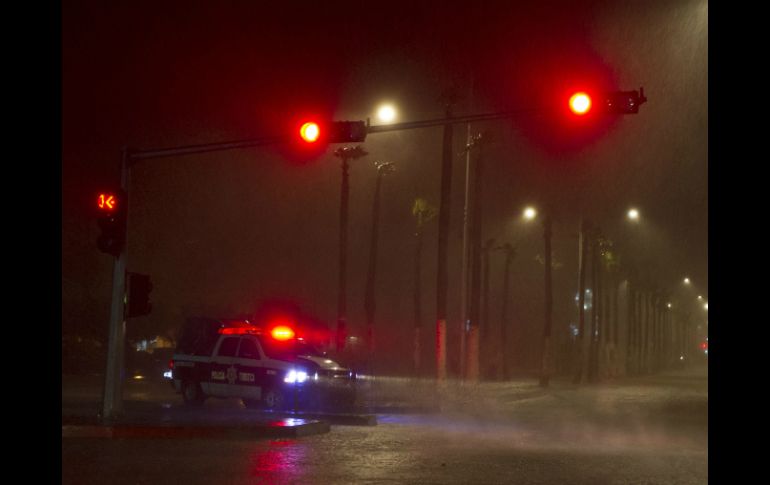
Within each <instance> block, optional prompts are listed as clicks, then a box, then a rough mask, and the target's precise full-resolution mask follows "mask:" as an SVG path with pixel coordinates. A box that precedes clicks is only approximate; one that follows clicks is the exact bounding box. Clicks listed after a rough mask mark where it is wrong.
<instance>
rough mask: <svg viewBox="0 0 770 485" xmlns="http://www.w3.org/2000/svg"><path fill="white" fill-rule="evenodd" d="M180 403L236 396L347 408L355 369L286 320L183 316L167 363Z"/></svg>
mask: <svg viewBox="0 0 770 485" xmlns="http://www.w3.org/2000/svg"><path fill="white" fill-rule="evenodd" d="M169 366H170V367H171V378H172V382H173V385H174V388H175V389H176V391H177V392H179V393H181V394H182V397H183V399H184V401H185V403H187V404H189V405H192V406H195V405H200V404H202V403H203V401H204V400H205V399H206V398H208V397H218V398H233V397H235V398H240V399H241V400H242V401H243V403H244V405H245V406H246V407H249V408H260V409H269V410H282V409H299V408H308V409H313V408H327V407H336V408H349V407H350V406H352V405H353V403H354V401H355V374H354V373H353V372H352V371H350V370H349V369H347V368H344V367H341V366H340V365H339V364H337V363H336V362H334V361H333V360H331V359H329V358H327V357H326V355H325V354H324V353H322V352H320V351H318V350H317V349H315V348H314V347H313V346H312V345H310V344H309V343H308V342H307V341H305V339H303V338H302V337H301V336H298V335H297V334H296V333H295V329H294V328H292V326H291V325H290V324H286V323H284V322H279V324H275V323H273V324H272V325H255V324H253V323H251V322H249V321H248V320H235V319H211V318H193V319H188V320H187V322H186V324H185V326H184V328H183V330H182V333H181V336H180V339H179V344H178V346H177V348H176V350H175V352H174V356H173V358H172V360H171V362H170V363H169Z"/></svg>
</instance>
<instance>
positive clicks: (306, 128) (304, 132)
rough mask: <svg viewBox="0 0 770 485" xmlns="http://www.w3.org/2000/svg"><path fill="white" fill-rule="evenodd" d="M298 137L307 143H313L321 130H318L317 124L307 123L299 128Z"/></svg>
mask: <svg viewBox="0 0 770 485" xmlns="http://www.w3.org/2000/svg"><path fill="white" fill-rule="evenodd" d="M299 136H300V137H301V138H302V139H303V140H304V141H306V142H307V143H315V142H316V141H318V138H319V137H320V136H321V129H320V128H319V126H318V123H314V122H312V121H308V122H307V123H304V124H303V125H302V127H300V129H299Z"/></svg>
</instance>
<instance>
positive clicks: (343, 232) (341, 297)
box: [334, 145, 368, 353]
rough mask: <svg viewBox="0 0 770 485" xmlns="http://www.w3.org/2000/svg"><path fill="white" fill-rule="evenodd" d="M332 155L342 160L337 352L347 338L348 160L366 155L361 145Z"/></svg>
mask: <svg viewBox="0 0 770 485" xmlns="http://www.w3.org/2000/svg"><path fill="white" fill-rule="evenodd" d="M334 155H335V156H336V157H338V158H340V159H341V160H342V164H341V168H342V185H341V188H340V247H339V250H340V253H339V262H340V272H339V279H338V287H337V288H338V293H337V331H336V335H335V348H336V350H337V353H341V352H343V351H344V350H345V340H346V339H347V333H348V331H347V251H348V197H349V193H350V183H349V181H348V178H349V170H350V167H349V164H348V160H350V159H353V160H356V159H358V158H361V157H363V156H366V155H368V153H367V152H366V150H364V148H363V147H362V146H361V145H356V146H354V147H349V146H347V147H342V148H338V149H336V150H334Z"/></svg>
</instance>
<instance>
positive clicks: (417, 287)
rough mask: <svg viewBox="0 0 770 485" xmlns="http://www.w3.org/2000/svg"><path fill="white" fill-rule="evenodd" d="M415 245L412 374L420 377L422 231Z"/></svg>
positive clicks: (417, 234) (417, 235)
mask: <svg viewBox="0 0 770 485" xmlns="http://www.w3.org/2000/svg"><path fill="white" fill-rule="evenodd" d="M415 236H416V238H417V244H416V247H415V251H414V297H413V301H414V353H413V362H414V374H415V376H419V375H420V353H421V350H420V329H421V323H422V292H421V284H420V281H421V278H422V276H421V274H422V266H421V260H422V229H419V228H418V229H417V233H416V234H415Z"/></svg>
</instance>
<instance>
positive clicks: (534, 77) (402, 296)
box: [62, 1, 708, 345]
mask: <svg viewBox="0 0 770 485" xmlns="http://www.w3.org/2000/svg"><path fill="white" fill-rule="evenodd" d="M116 3H118V2H108V3H104V2H94V1H80V2H64V3H63V5H62V20H63V23H62V31H63V38H62V64H63V71H62V81H63V86H62V101H63V104H62V115H63V117H62V128H63V131H62V142H63V143H62V145H63V146H62V148H63V152H62V299H63V301H62V316H63V331H65V332H68V331H73V330H74V329H76V328H77V329H80V330H83V329H88V330H83V331H90V332H94V333H97V334H99V333H104V331H106V325H107V320H108V314H109V294H110V285H111V269H112V264H111V263H112V260H111V258H109V257H108V256H106V255H104V254H102V253H99V252H98V251H97V250H96V247H95V241H96V237H97V235H98V230H97V226H96V223H95V222H94V214H93V211H92V207H93V200H94V197H95V194H96V193H97V191H98V190H99V189H100V188H101V187H103V186H104V185H105V184H108V183H116V182H117V181H118V180H117V177H118V170H117V169H118V162H119V156H120V149H121V147H123V146H126V145H127V146H129V147H131V148H134V149H139V150H142V149H150V148H161V147H172V146H178V145H186V144H197V143H209V142H217V141H228V140H239V139H245V138H251V137H258V136H262V135H272V134H276V133H279V132H280V131H281V130H282V129H284V128H285V127H286V126H290V123H291V122H292V121H294V120H295V119H296V117H297V116H299V115H300V114H302V113H317V114H320V115H326V116H328V117H332V118H334V119H365V118H366V117H368V116H371V117H372V118H374V114H373V111H374V108H375V106H376V105H377V104H378V103H379V102H380V101H382V100H390V101H393V102H394V103H396V104H397V106H398V108H399V112H400V121H411V120H421V119H431V118H437V117H440V116H441V115H442V105H441V103H440V101H439V96H440V95H441V93H442V92H443V91H445V90H446V89H447V88H449V87H450V86H456V88H457V90H458V92H460V93H461V94H462V95H463V98H461V100H460V101H459V102H458V105H457V107H456V112H457V113H458V114H466V113H476V112H492V111H501V110H504V109H509V108H526V107H528V106H532V105H533V104H537V103H541V102H543V101H546V100H548V99H551V98H553V97H554V94H553V93H560V95H561V94H563V93H564V90H565V89H567V88H569V87H570V86H573V85H584V86H596V87H598V88H605V89H613V90H614V89H623V90H629V89H638V88H639V87H640V86H644V88H645V94H646V95H647V97H648V98H649V101H648V103H647V104H645V105H643V106H642V107H641V110H640V113H639V114H638V115H634V116H624V117H618V118H613V119H608V120H606V121H605V122H602V123H597V125H594V126H593V127H587V126H575V125H574V124H570V125H568V124H567V123H566V122H565V121H566V118H564V117H555V118H554V117H553V116H548V115H545V114H542V113H541V114H535V115H531V116H520V117H517V118H516V119H513V120H506V121H494V122H486V123H483V124H477V125H474V131H479V130H484V129H488V130H490V131H491V132H492V133H493V136H494V140H495V143H494V144H493V145H492V146H490V149H489V157H488V162H487V177H486V178H485V181H484V183H485V195H484V207H485V231H484V238H485V239H486V238H487V237H492V236H496V237H497V238H498V239H499V240H500V241H506V240H507V241H515V240H519V239H520V240H521V241H522V242H521V251H520V255H519V258H518V259H517V261H516V263H515V265H514V271H515V272H516V274H517V278H516V283H515V284H514V289H513V291H514V296H513V301H514V306H515V307H516V308H518V310H517V313H516V314H517V317H516V318H517V319H519V320H521V321H522V322H524V321H527V322H533V323H531V324H530V326H531V327H532V328H537V325H540V321H541V320H542V316H541V313H542V310H541V309H542V295H541V293H542V292H541V290H540V288H541V286H542V276H541V272H542V267H541V266H539V265H538V263H537V262H536V261H535V257H536V255H537V254H538V251H540V252H542V249H541V245H542V237H541V235H540V233H539V230H538V229H533V228H531V227H530V228H525V227H523V226H520V225H517V224H518V223H516V222H515V220H516V217H517V216H518V214H519V213H520V210H521V207H522V206H523V205H524V204H525V203H538V202H539V203H542V202H544V201H546V200H550V201H552V203H553V204H554V207H555V210H556V214H557V221H556V226H555V243H554V244H555V252H556V258H557V259H558V260H560V261H562V262H563V264H564V266H563V267H562V268H561V269H560V270H558V271H557V272H556V273H555V275H554V278H555V282H554V284H555V291H556V292H557V293H556V294H555V301H557V303H556V304H557V306H558V304H559V303H558V302H562V307H560V308H562V309H561V310H558V309H557V311H556V313H555V315H554V318H555V325H561V326H562V327H564V326H565V325H566V322H567V321H568V320H570V319H574V318H575V317H574V315H572V314H571V313H570V312H572V309H571V307H570V306H569V303H570V299H571V297H572V296H574V292H575V291H576V288H575V287H576V282H577V273H576V255H577V242H576V239H575V238H574V234H575V232H576V229H577V224H578V222H577V221H578V220H579V217H580V216H581V214H582V215H583V216H585V217H587V218H590V219H592V220H594V221H595V222H597V223H598V224H599V225H600V226H601V227H602V229H604V231H605V232H606V233H607V234H608V235H609V236H610V237H611V238H612V237H614V238H616V239H618V241H619V242H620V241H621V240H622V241H625V242H626V243H627V245H626V247H628V248H631V247H634V248H636V249H637V250H639V251H647V253H645V254H649V256H648V258H649V260H650V261H651V262H652V264H654V265H655V267H656V268H659V272H660V278H661V280H662V281H664V284H666V285H670V286H671V287H675V286H676V285H677V283H678V281H679V279H680V278H681V277H683V276H684V275H685V274H686V275H689V276H690V278H692V279H693V281H694V283H695V285H696V287H697V288H698V290H699V291H700V292H701V293H702V294H703V295H704V297H707V288H708V261H707V253H708V190H707V185H708V183H707V181H708V178H707V177H708V139H707V128H708V103H707V101H708V100H707V92H708V57H707V53H708V39H707V27H708V4H707V2H705V1H675V2H663V1H649V2H598V1H594V2H583V3H579V2H566V1H565V2H561V1H557V2H489V3H485V2H468V3H467V4H463V3H456V4H455V3H453V2H449V3H446V4H437V3H434V2H411V3H403V4H402V3H399V2H285V5H284V6H281V7H265V6H264V5H263V4H262V3H261V2H208V3H204V2H201V3H196V2H124V3H122V4H121V5H116ZM541 3H546V4H547V5H546V6H542V5H540V4H541ZM372 5H374V6H372ZM471 79H472V80H473V95H472V98H471V97H469V96H468V95H467V93H469V92H470V81H471ZM372 121H373V124H374V123H375V121H374V119H373V120H372ZM597 126H598V127H597ZM464 136H465V126H459V125H457V126H456V128H455V145H456V148H457V149H456V150H455V151H456V152H459V150H460V149H461V147H462V144H463V141H464ZM364 145H365V148H366V149H367V151H368V152H369V153H370V155H369V156H368V157H366V158H363V159H361V160H358V161H357V162H355V163H354V165H353V167H352V170H351V187H352V188H351V213H350V255H349V258H350V263H349V264H350V266H349V270H350V272H349V275H348V279H349V284H348V285H349V295H348V301H349V304H348V307H349V319H350V321H351V324H352V325H353V326H354V328H355V327H356V326H357V325H360V324H361V323H362V320H363V286H364V280H365V271H366V263H367V258H368V236H369V231H370V228H371V224H370V221H371V216H370V211H371V197H372V193H373V188H374V182H375V174H376V172H375V169H374V167H373V162H374V161H376V160H382V161H392V162H394V163H395V164H396V167H397V171H396V173H395V174H393V175H392V176H391V177H389V178H388V179H387V180H386V181H385V183H384V187H383V208H382V226H381V233H380V234H381V240H380V247H381V252H380V259H379V265H380V268H381V273H380V275H379V281H378V317H377V320H378V324H381V325H382V327H383V328H389V329H393V331H392V332H389V331H388V332H383V342H384V345H388V343H389V342H390V344H392V345H395V342H396V341H397V339H398V338H400V333H399V332H401V331H402V329H403V331H404V332H406V331H408V329H409V328H410V325H411V288H412V281H411V266H410V265H411V255H412V251H413V241H412V238H411V233H412V229H413V221H412V217H411V214H410V207H411V203H412V201H413V200H414V198H415V197H417V196H423V197H426V198H428V199H429V200H430V201H432V202H433V203H434V204H437V203H438V199H439V180H440V171H439V168H440V154H441V129H440V128H431V129H421V130H412V131H404V132H399V133H390V134H373V135H370V137H369V138H368V139H367V141H366V143H365V144H364ZM285 155H286V153H285V151H282V150H280V149H279V148H278V147H263V148H254V149H248V150H233V151H222V152H215V153H209V154H203V155H192V156H186V157H176V158H167V159H158V160H151V161H147V162H142V163H141V164H139V165H138V166H137V167H136V168H135V170H134V171H133V173H132V185H131V197H132V200H131V220H130V225H131V227H130V235H129V248H128V258H129V268H128V269H129V270H130V271H137V272H144V273H149V274H151V275H152V278H153V281H154V283H155V290H154V291H153V293H152V299H153V304H154V310H153V313H152V314H151V315H150V316H148V317H143V318H141V319H138V320H136V321H134V322H129V323H131V324H132V325H136V326H137V328H139V327H140V326H144V328H157V329H166V328H170V327H173V326H175V325H177V324H178V322H180V321H181V319H182V317H183V316H184V315H188V314H192V313H211V314H218V315H225V314H231V313H235V312H249V311H253V310H254V309H255V306H256V305H257V304H258V302H259V301H260V300H262V299H265V298H270V297H282V298H290V299H293V300H296V301H297V302H299V303H300V304H301V305H302V306H303V307H305V308H306V309H307V311H308V312H311V313H314V314H316V315H317V316H318V317H319V318H321V319H323V320H325V321H327V322H330V323H331V322H333V321H334V318H335V314H336V281H337V256H336V255H337V243H338V241H337V230H338V223H339V217H338V211H339V183H340V170H339V165H338V161H337V160H336V159H335V158H334V157H332V156H331V149H330V150H329V151H328V152H327V154H326V155H325V156H322V157H320V158H319V159H318V160H316V161H314V162H312V163H306V164H296V163H292V162H291V161H290V160H288V159H287V157H286V156H285ZM463 176H464V158H463V157H459V156H458V157H457V158H456V160H455V166H454V185H453V189H454V194H453V202H454V203H453V206H452V242H451V244H452V246H451V248H450V250H451V254H450V266H451V267H450V276H452V277H453V278H455V279H456V277H457V276H459V270H460V263H459V261H460V258H459V254H460V253H459V251H460V235H461V216H462V201H463V193H462V188H463ZM631 205H634V206H636V207H638V208H639V209H640V211H641V213H642V218H643V222H642V223H641V224H640V225H639V226H638V227H634V228H629V227H627V225H626V223H625V221H624V219H623V218H624V214H625V211H626V210H627V208H628V207H629V206H631ZM631 231H635V232H631ZM426 236H427V239H426V244H427V246H428V248H426V254H425V260H424V275H425V279H424V282H423V289H424V301H425V310H424V313H425V325H426V328H432V326H431V323H430V322H432V321H433V319H434V317H435V264H436V261H435V260H436V256H435V244H436V227H435V223H434V224H433V225H432V226H431V227H429V228H428V231H427V234H426ZM630 237H632V239H631V238H630ZM493 266H494V267H493V274H492V278H493V284H495V285H497V283H495V282H494V281H495V280H494V279H495V278H497V279H500V278H501V276H499V275H501V267H502V257H498V258H497V259H495V260H493ZM495 271H497V272H495ZM498 286H499V285H498ZM498 291H499V289H498V288H496V287H495V288H493V297H495V298H496V297H497V296H496V293H495V292H498ZM450 292H454V293H451V294H450V312H454V313H453V315H454V314H456V313H457V309H458V308H459V307H458V303H457V296H456V295H457V289H456V288H454V289H450ZM493 304H494V303H493ZM495 311H497V310H495ZM573 313H574V312H573ZM451 316H452V315H450V317H451ZM455 320H456V318H455ZM450 324H451V322H450ZM130 326H131V325H130ZM533 331H534V330H533ZM131 332H132V329H131V328H129V336H131ZM450 337H451V335H450Z"/></svg>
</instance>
